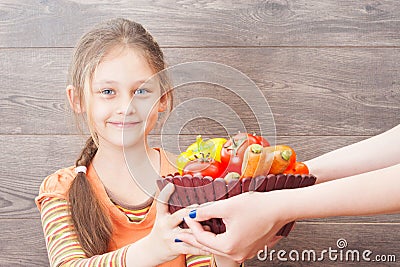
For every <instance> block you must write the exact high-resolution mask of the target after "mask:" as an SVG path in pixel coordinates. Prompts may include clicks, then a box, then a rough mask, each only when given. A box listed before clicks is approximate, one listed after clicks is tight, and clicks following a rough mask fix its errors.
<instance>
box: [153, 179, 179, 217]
mask: <svg viewBox="0 0 400 267" xmlns="http://www.w3.org/2000/svg"><path fill="white" fill-rule="evenodd" d="M174 190H175V186H174V184H173V183H168V184H167V185H166V186H165V187H164V188H163V190H161V192H160V194H159V195H158V198H157V214H165V213H168V200H169V198H170V197H171V195H172V193H173V192H174Z"/></svg>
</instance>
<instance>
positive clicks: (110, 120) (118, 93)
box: [88, 48, 167, 147]
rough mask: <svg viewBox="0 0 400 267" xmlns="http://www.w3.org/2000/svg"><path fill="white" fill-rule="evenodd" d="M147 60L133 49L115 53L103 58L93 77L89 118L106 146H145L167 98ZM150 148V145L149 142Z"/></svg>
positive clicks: (117, 50) (119, 50) (100, 140)
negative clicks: (153, 77) (146, 139)
mask: <svg viewBox="0 0 400 267" xmlns="http://www.w3.org/2000/svg"><path fill="white" fill-rule="evenodd" d="M153 74H154V71H153V70H152V69H151V67H150V66H149V64H148V63H147V61H146V59H145V58H144V57H143V56H142V55H141V54H140V53H137V52H135V51H134V49H129V48H128V49H127V48H125V49H116V50H115V51H113V52H112V53H109V54H108V55H106V56H105V57H104V59H103V60H102V61H101V63H100V64H99V65H98V67H97V68H96V71H95V73H94V75H93V80H92V87H91V96H90V97H89V107H90V110H89V112H88V115H89V116H90V120H89V121H91V123H92V127H93V128H94V131H95V132H96V133H97V135H98V138H99V145H100V146H102V145H103V144H107V145H112V146H118V147H122V146H125V147H129V146H133V145H136V144H140V143H141V144H145V143H144V142H145V138H146V136H147V134H148V133H149V132H150V131H151V130H152V129H153V128H154V126H155V124H156V122H157V119H158V112H161V111H164V110H165V109H166V105H167V103H166V102H167V101H166V97H162V98H161V100H160V97H161V89H160V85H159V83H158V82H157V81H156V79H151V82H147V83H146V84H145V85H143V83H144V82H145V81H146V80H147V79H148V78H150V77H151V76H152V75H153ZM146 144H147V142H146Z"/></svg>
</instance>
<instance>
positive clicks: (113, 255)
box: [41, 197, 211, 267]
mask: <svg viewBox="0 0 400 267" xmlns="http://www.w3.org/2000/svg"><path fill="white" fill-rule="evenodd" d="M116 206H117V207H118V208H119V209H120V210H121V211H123V212H124V213H125V214H126V216H127V217H128V218H129V219H130V220H131V221H133V222H140V221H141V220H142V219H143V218H144V217H145V215H146V214H147V212H148V211H149V209H150V206H148V207H145V208H143V209H140V210H130V209H126V208H123V207H121V206H119V205H116ZM41 219H42V226H43V231H44V235H45V239H46V246H47V251H48V256H49V260H50V264H51V266H71V267H83V266H85V267H90V266H126V265H125V260H126V252H127V249H128V246H125V247H122V248H120V249H117V250H115V251H111V252H108V253H105V254H102V255H96V256H93V257H91V258H87V256H86V255H85V252H84V251H83V249H82V247H81V245H80V244H79V240H78V236H77V234H76V232H75V228H74V225H73V223H72V218H71V215H70V213H69V204H68V202H67V201H66V200H65V199H62V198H56V197H48V198H45V199H44V200H43V201H42V209H41ZM210 262H211V256H195V255H186V263H187V264H186V265H187V267H206V266H210V265H211V263H210Z"/></svg>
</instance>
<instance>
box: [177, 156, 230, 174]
mask: <svg viewBox="0 0 400 267" xmlns="http://www.w3.org/2000/svg"><path fill="white" fill-rule="evenodd" d="M224 170H225V168H223V167H222V164H221V163H220V162H218V161H215V160H214V159H211V158H198V159H195V160H192V161H189V162H188V163H187V164H186V165H185V167H184V168H183V171H182V174H183V175H185V174H190V175H192V176H200V175H201V176H203V177H205V176H211V177H212V178H213V179H216V178H220V177H223V176H222V174H223V172H224Z"/></svg>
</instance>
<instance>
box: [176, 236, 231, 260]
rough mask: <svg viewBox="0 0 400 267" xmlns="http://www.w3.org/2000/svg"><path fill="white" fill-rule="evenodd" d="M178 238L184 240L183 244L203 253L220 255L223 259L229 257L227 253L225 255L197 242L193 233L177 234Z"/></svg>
mask: <svg viewBox="0 0 400 267" xmlns="http://www.w3.org/2000/svg"><path fill="white" fill-rule="evenodd" d="M176 237H177V238H178V239H180V240H182V241H183V242H185V243H187V244H189V245H191V246H193V247H197V248H199V249H200V250H202V251H207V252H209V253H211V254H214V255H219V256H223V257H229V256H228V255H227V254H225V253H223V252H221V251H218V250H215V249H212V248H209V247H207V246H205V245H203V244H201V243H199V242H197V240H196V238H195V237H194V236H193V235H192V234H191V233H186V232H181V233H179V234H177V235H176Z"/></svg>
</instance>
